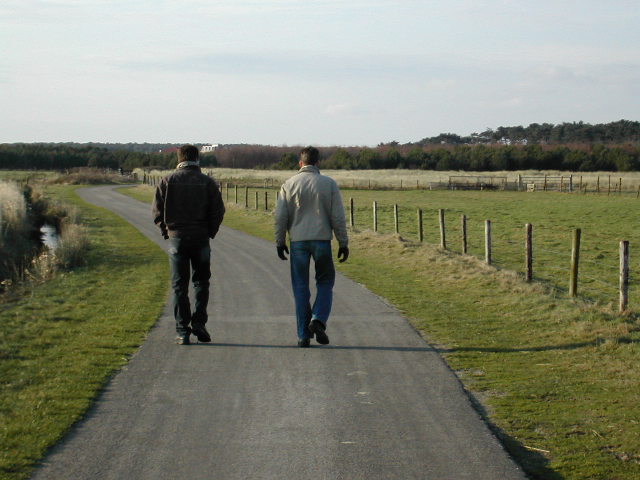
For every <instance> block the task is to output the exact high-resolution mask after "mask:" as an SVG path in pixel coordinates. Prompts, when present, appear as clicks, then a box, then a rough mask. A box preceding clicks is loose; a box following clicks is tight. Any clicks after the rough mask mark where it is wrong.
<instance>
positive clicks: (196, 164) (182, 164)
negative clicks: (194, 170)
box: [176, 161, 200, 169]
mask: <svg viewBox="0 0 640 480" xmlns="http://www.w3.org/2000/svg"><path fill="white" fill-rule="evenodd" d="M199 166H200V162H189V161H187V162H180V163H179V164H178V166H177V167H176V168H177V169H181V168H187V167H199Z"/></svg>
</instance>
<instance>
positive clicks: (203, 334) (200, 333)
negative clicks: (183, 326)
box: [191, 325, 211, 343]
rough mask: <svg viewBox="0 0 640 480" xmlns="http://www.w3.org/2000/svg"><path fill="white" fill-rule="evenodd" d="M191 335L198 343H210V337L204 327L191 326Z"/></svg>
mask: <svg viewBox="0 0 640 480" xmlns="http://www.w3.org/2000/svg"><path fill="white" fill-rule="evenodd" d="M191 333H193V334H194V335H195V336H196V337H198V341H199V342H203V343H208V342H210V341H211V335H209V332H207V329H206V328H204V325H197V326H195V327H194V326H193V325H192V326H191Z"/></svg>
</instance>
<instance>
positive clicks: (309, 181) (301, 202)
mask: <svg viewBox="0 0 640 480" xmlns="http://www.w3.org/2000/svg"><path fill="white" fill-rule="evenodd" d="M287 231H288V232H289V240H291V241H292V242H299V241H303V240H331V239H332V238H333V234H335V236H336V239H337V240H338V244H339V246H340V247H347V246H348V244H349V238H348V236H347V223H346V219H345V215H344V206H343V205H342V196H341V195H340V190H339V189H338V184H337V183H336V182H335V181H334V180H333V179H332V178H330V177H327V176H325V175H321V174H320V169H319V168H318V167H316V166H315V165H305V166H304V167H302V168H301V169H300V171H299V172H298V173H297V175H294V176H293V177H291V178H290V179H288V180H287V181H286V182H285V183H284V185H282V188H281V189H280V196H279V198H278V203H277V205H276V214H275V234H276V244H277V245H278V246H282V245H285V244H286V234H287Z"/></svg>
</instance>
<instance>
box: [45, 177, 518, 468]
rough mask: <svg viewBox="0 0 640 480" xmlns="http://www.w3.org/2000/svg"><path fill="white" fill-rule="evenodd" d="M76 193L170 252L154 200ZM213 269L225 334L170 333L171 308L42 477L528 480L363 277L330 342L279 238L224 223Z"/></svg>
mask: <svg viewBox="0 0 640 480" xmlns="http://www.w3.org/2000/svg"><path fill="white" fill-rule="evenodd" d="M80 195H81V196H82V197H83V198H85V199H86V200H88V201H89V202H92V203H95V204H97V205H101V206H105V207H107V208H109V209H111V210H113V211H114V212H116V213H118V214H119V215H121V216H122V217H124V218H125V219H126V220H128V221H129V222H131V223H132V224H133V225H135V226H136V227H137V228H138V229H140V230H141V231H142V232H143V233H144V234H145V235H148V236H149V237H150V238H151V239H152V240H153V241H155V242H156V243H158V244H159V245H161V246H162V248H165V249H166V244H165V243H164V242H163V240H162V239H161V237H160V236H159V234H158V233H157V232H156V230H155V226H154V225H153V224H152V222H151V218H150V208H149V206H148V205H145V204H142V203H140V202H137V201H135V200H132V199H130V198H128V197H126V196H124V195H121V194H119V193H117V192H114V191H113V187H97V188H90V189H83V190H81V191H80ZM352 255H354V256H355V255H358V252H357V251H354V252H353V253H352ZM213 271H214V278H213V290H212V298H211V302H210V308H209V316H210V321H209V324H208V327H209V329H210V331H211V332H212V334H213V337H214V343H213V344H193V345H190V346H178V345H175V344H174V343H173V339H174V336H175V332H174V324H173V319H172V318H171V314H170V311H169V309H168V308H167V309H166V310H165V312H164V314H163V316H162V317H161V318H160V319H159V320H158V322H157V324H156V326H155V327H154V328H153V329H152V330H151V332H150V334H149V336H148V339H147V340H146V342H145V343H144V344H143V345H142V347H141V348H140V350H139V351H138V352H137V354H136V355H134V357H133V358H132V359H131V361H130V363H129V364H128V365H127V366H126V368H124V369H123V370H122V371H121V372H120V373H118V374H117V375H116V376H115V377H114V378H113V379H112V381H111V382H110V383H109V385H108V386H107V387H106V389H105V390H104V392H103V393H102V394H101V396H100V398H99V399H98V400H97V402H96V404H95V406H94V407H93V408H92V409H91V410H90V412H89V413H88V415H87V417H86V419H85V420H83V421H82V422H80V423H79V424H78V425H77V426H76V427H74V429H73V430H72V432H71V433H70V434H69V435H68V436H67V438H66V439H65V440H64V441H63V442H61V444H60V445H58V446H57V447H56V448H54V449H53V451H52V452H51V453H50V455H48V456H47V458H46V459H45V461H44V463H43V465H42V467H41V468H40V469H39V470H38V471H36V474H35V476H34V478H36V479H48V480H51V479H74V480H81V479H86V480H89V479H91V480H96V479H114V480H116V479H117V480H123V479H149V480H162V479H171V480H175V479H191V480H194V479H216V480H223V479H305V480H315V479H345V480H352V479H367V480H372V479H385V480H386V479H402V480H407V479H434V480H435V479H437V480H444V479H451V480H462V479H473V480H483V479H486V480H508V479H524V478H525V476H524V475H523V473H522V472H521V471H520V469H519V468H518V467H517V466H516V465H515V464H514V463H513V462H512V460H510V458H509V457H508V456H507V454H506V453H505V452H504V450H503V449H502V447H501V446H500V445H499V443H498V442H497V440H496V439H495V438H494V437H493V436H492V434H491V433H490V431H489V430H488V428H487V427H486V426H485V424H484V423H483V422H482V420H481V419H480V418H479V416H478V414H477V413H476V412H475V411H474V409H473V408H472V407H471V405H470V402H469V400H468V398H467V397H466V395H465V393H464V392H463V389H462V387H461V385H460V383H459V382H458V380H457V379H456V377H455V376H454V375H453V373H452V372H451V371H450V370H449V369H448V368H447V366H446V365H445V364H444V362H443V361H442V359H441V358H440V357H439V355H438V354H437V353H436V352H435V351H433V349H432V348H431V347H430V346H429V345H428V344H427V343H425V342H424V341H423V340H422V338H421V337H420V336H419V335H418V334H417V333H416V332H415V331H414V330H413V329H412V327H411V326H409V324H408V323H407V321H406V320H405V319H404V318H403V317H402V316H401V315H400V314H399V313H398V312H397V311H396V310H395V309H394V308H392V307H390V306H389V305H387V304H386V303H385V302H384V301H382V300H381V299H380V298H378V297H376V296H375V295H373V294H372V293H371V292H369V291H367V290H366V289H365V288H363V287H362V286H360V285H358V284H356V283H354V282H352V281H350V280H348V279H346V278H344V277H343V276H340V275H339V276H338V279H337V283H336V292H337V293H336V295H335V301H334V310H333V315H332V317H331V320H330V323H329V328H328V330H327V333H328V334H329V336H330V338H331V345H329V346H327V347H319V346H314V347H312V348H309V349H299V348H296V347H295V343H296V335H295V326H294V318H293V300H292V298H291V293H290V286H289V273H288V263H285V262H282V261H281V260H279V259H278V258H277V256H276V253H275V248H274V246H273V245H272V244H271V243H269V242H265V241H263V240H260V239H256V238H253V237H250V236H247V235H245V234H243V233H240V232H237V231H234V230H231V229H228V228H225V227H223V228H222V229H221V231H220V233H219V235H218V237H217V238H216V239H215V241H214V242H213ZM167 282H168V279H167ZM312 343H314V344H315V342H312Z"/></svg>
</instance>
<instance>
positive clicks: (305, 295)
mask: <svg viewBox="0 0 640 480" xmlns="http://www.w3.org/2000/svg"><path fill="white" fill-rule="evenodd" d="M290 257H291V258H290V263H291V287H292V288H293V297H294V299H295V303H296V321H297V324H298V338H300V339H304V338H310V337H311V332H310V331H309V323H310V322H311V320H316V319H317V320H320V321H321V322H322V323H323V324H324V325H325V326H326V324H327V321H328V320H329V314H330V313H331V303H332V301H333V284H334V283H335V279H336V271H335V268H334V266H333V258H332V256H331V241H330V240H304V241H301V242H291V255H290ZM311 258H313V261H314V264H315V269H316V290H317V291H316V299H315V301H314V302H313V307H312V306H311V303H310V301H311V292H310V291H309V264H310V261H311Z"/></svg>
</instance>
